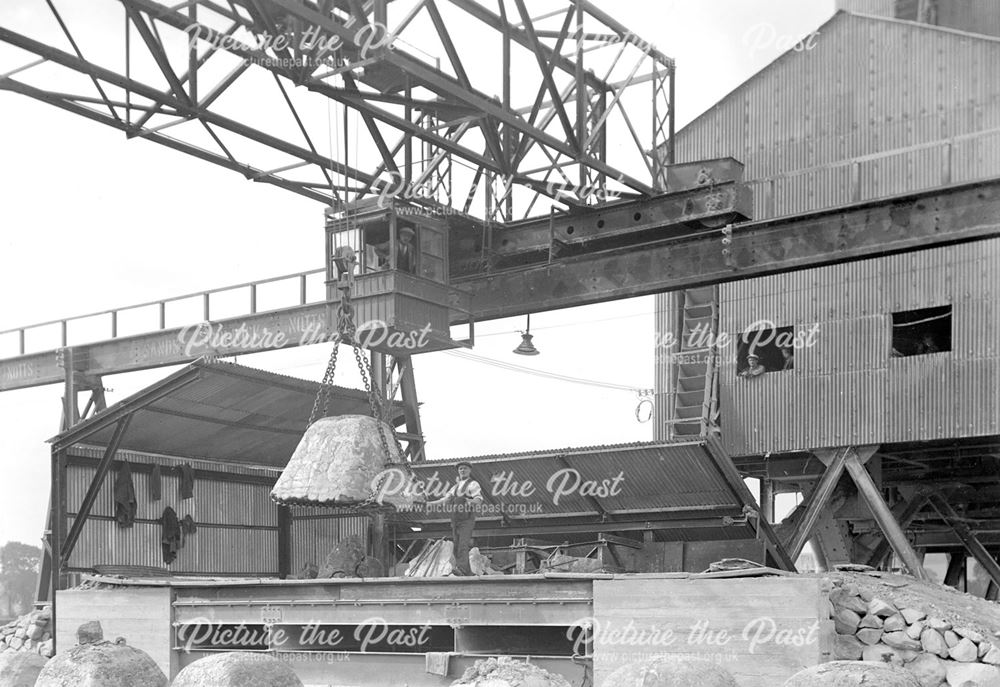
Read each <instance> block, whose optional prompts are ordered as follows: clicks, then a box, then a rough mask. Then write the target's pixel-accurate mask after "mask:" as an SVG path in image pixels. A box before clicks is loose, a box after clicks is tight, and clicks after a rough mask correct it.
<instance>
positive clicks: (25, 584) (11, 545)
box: [0, 541, 42, 616]
mask: <svg viewBox="0 0 1000 687" xmlns="http://www.w3.org/2000/svg"><path fill="white" fill-rule="evenodd" d="M41 556H42V550H41V549H40V548H38V547H37V546H30V545H28V544H22V543H21V542H19V541H10V542H7V543H6V544H4V545H3V546H2V547H0V584H2V585H3V588H4V590H5V591H6V592H7V614H8V615H10V616H13V615H15V611H14V608H15V605H16V607H20V608H21V609H27V608H28V607H29V606H31V604H32V602H33V601H34V600H35V582H36V581H37V579H38V564H39V560H40V559H41ZM15 602H16V604H15Z"/></svg>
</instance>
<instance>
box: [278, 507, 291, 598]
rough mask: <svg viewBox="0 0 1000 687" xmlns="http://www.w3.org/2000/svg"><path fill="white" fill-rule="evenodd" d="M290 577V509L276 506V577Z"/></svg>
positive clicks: (284, 578)
mask: <svg viewBox="0 0 1000 687" xmlns="http://www.w3.org/2000/svg"><path fill="white" fill-rule="evenodd" d="M291 575H292V509H291V508H289V507H288V506H278V577H280V578H281V579H283V580H287V579H288V578H289V577H291Z"/></svg>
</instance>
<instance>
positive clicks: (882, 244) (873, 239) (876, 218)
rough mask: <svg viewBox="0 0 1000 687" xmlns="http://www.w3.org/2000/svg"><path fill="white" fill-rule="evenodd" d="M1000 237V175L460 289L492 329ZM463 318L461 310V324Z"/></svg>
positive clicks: (147, 358) (305, 327)
mask: <svg viewBox="0 0 1000 687" xmlns="http://www.w3.org/2000/svg"><path fill="white" fill-rule="evenodd" d="M669 229H670V227H664V231H665V232H667V231H668V230H669ZM997 236H1000V179H992V180H988V181H982V182H976V183H969V184H962V185H955V186H949V187H945V188H938V189H933V190H928V191H923V192H919V193H911V194H907V195H903V196H897V197H894V198H889V199H884V200H878V201H871V202H866V203H859V204H855V205H850V206H846V207H841V208H836V209H831V210H825V211H821V212H815V213H810V214H808V215H803V216H798V217H785V218H779V219H774V220H768V221H762V222H746V223H742V224H735V225H731V226H730V227H723V228H721V229H703V230H701V231H698V232H693V233H691V234H686V235H681V236H675V237H672V238H668V239H664V240H661V241H658V242H654V243H649V244H643V245H635V246H627V247H618V248H613V249H609V250H603V251H598V252H595V253H589V254H582V255H574V256H572V257H566V258H551V262H546V263H544V264H539V265H529V266H524V267H518V268H512V269H506V270H499V271H496V272H486V273H482V274H478V275H475V276H469V277H465V278H462V279H460V280H455V281H454V283H453V285H454V286H457V287H459V288H463V289H466V290H467V291H469V292H470V293H471V295H472V308H471V315H472V317H474V318H475V320H476V321H477V322H481V321H483V320H489V319H497V318H502V317H510V316H515V315H522V314H525V313H529V312H542V311H546V310H556V309H559V308H568V307H573V306H579V305H587V304H591V303H600V302H605V301H611V300H617V299H623V298H632V297H636V296H644V295H649V294H654V293H661V292H664V291H671V290H677V289H684V288H691V287H694V286H701V285H705V284H713V283H721V282H727V281H735V280H739V279H747V278H750V277H758V276H763V275H767V274H774V273H777V272H785V271H789V270H796V269H805V268H809V267H817V266H820V265H825V264H831V263H836V262H845V261H850V260H861V259H865V258H872V257H877V256H880V255H886V254H889V253H897V252H904V251H913V250H920V249H927V248H931V247H935V246H941V245H946V244H950V243H957V242H961V241H972V240H981V239H986V238H993V237H997ZM463 321H464V320H463V316H458V315H456V317H455V319H454V321H453V324H461V323H462V322H463ZM326 322H327V304H326V303H322V302H321V303H314V304H306V305H300V306H297V307H293V308H287V309H281V310H275V311H271V312H264V313H255V314H249V315H245V316H242V317H236V318H231V319H228V320H220V321H213V322H212V323H211V324H212V328H213V329H212V331H213V332H215V333H216V334H218V333H219V332H222V333H228V334H234V333H237V332H241V331H242V332H243V339H244V340H243V341H237V342H235V344H238V345H231V346H226V345H220V346H214V347H213V346H210V345H206V344H201V345H192V346H190V347H186V345H185V343H186V342H185V340H184V336H183V335H184V329H182V328H173V329H163V330H160V331H156V332H153V333H148V334H142V335H138V336H132V337H124V338H116V339H111V340H107V341H100V342H96V343H90V344H84V345H80V346H74V347H73V348H74V356H73V359H74V360H75V361H77V364H78V367H77V371H78V372H80V373H83V374H89V375H107V374H114V373H120V372H130V371H136V370H145V369H150V368H155V367H162V366H167V365H175V364H181V363H185V362H189V361H191V360H194V359H197V358H199V357H202V356H204V355H215V356H226V355H235V354H240V355H245V354H249V353H253V352H260V351H264V350H269V349H272V348H276V347H278V346H277V345H276V341H275V339H276V337H277V334H279V333H280V334H281V335H282V337H281V340H280V343H281V344H282V346H281V347H290V346H298V345H303V344H307V343H318V342H320V341H328V340H329V338H328V335H329V334H330V332H329V331H328V330H327V326H326ZM188 330H189V331H188V333H189V334H190V327H189V328H188ZM267 335H270V336H267ZM255 336H256V343H254V337H255ZM247 341H250V344H247ZM59 360H60V356H59V353H58V350H50V351H45V352H40V353H33V354H28V355H23V356H18V357H15V358H8V359H4V360H0V391H4V390H10V389H20V388H27V387H34V386H40V385H45V384H54V383H60V382H62V381H64V379H65V372H64V370H63V369H62V368H61V367H60V366H59Z"/></svg>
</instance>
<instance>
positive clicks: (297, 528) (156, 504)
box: [66, 447, 368, 576]
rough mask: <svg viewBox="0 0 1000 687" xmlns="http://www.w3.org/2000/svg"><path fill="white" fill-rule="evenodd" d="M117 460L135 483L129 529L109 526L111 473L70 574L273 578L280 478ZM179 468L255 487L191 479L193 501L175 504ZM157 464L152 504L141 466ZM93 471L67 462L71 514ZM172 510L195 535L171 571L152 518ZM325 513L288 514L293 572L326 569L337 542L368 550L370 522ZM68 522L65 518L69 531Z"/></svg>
mask: <svg viewBox="0 0 1000 687" xmlns="http://www.w3.org/2000/svg"><path fill="white" fill-rule="evenodd" d="M102 451H103V450H102V449H99V448H90V447H77V448H75V449H73V450H72V451H71V452H70V456H71V457H72V456H79V457H83V458H90V459H94V460H96V459H98V458H100V456H101V455H102ZM116 460H126V461H128V462H129V463H130V465H131V466H132V467H133V471H132V484H133V486H134V487H135V491H136V501H137V504H138V507H137V512H136V522H135V524H134V525H133V526H132V527H131V528H124V529H123V528H121V527H118V524H117V523H116V522H115V521H114V514H115V508H114V491H113V490H114V481H115V470H114V469H113V470H112V471H111V473H110V474H109V475H108V477H107V478H106V479H105V480H104V484H102V485H101V489H100V491H99V492H98V497H97V501H96V502H95V503H94V506H93V508H92V509H91V515H90V518H88V520H87V523H86V524H85V525H84V528H83V531H82V533H81V535H80V539H79V541H78V542H77V545H76V547H75V548H74V550H73V553H72V555H71V557H70V560H69V561H68V566H69V567H70V568H71V569H82V570H85V569H91V568H92V567H93V566H95V565H117V566H123V565H132V566H153V567H168V568H169V569H170V570H171V571H173V572H175V573H197V574H206V575H255V576H256V575H262V576H275V575H277V574H278V509H277V506H276V505H275V503H274V502H273V501H272V500H271V496H270V492H271V486H270V481H273V480H274V479H276V478H277V473H276V472H274V471H268V470H263V469H254V468H246V467H243V466H238V465H225V464H219V463H201V462H199V461H178V460H173V459H171V458H167V457H163V456H154V455H148V454H142V453H135V452H132V451H119V452H118V454H117V455H116ZM182 462H190V463H191V465H192V466H193V467H194V468H195V469H196V470H199V469H204V470H208V471H212V472H216V473H226V474H231V475H233V477H234V479H239V478H240V476H244V477H247V478H251V479H250V480H248V481H258V482H260V483H257V484H244V483H237V482H228V481H222V480H219V479H204V478H201V477H199V478H198V479H196V480H195V484H194V496H193V498H190V499H181V498H180V478H179V476H178V475H177V474H176V473H175V472H174V469H175V468H176V466H178V465H180V464H181V463H182ZM151 465H161V466H164V468H167V467H169V468H170V469H169V470H167V471H165V472H164V474H163V476H162V477H161V480H160V481H161V498H160V499H159V500H157V501H153V500H152V498H151V497H150V494H149V474H148V472H146V471H143V469H142V466H151ZM94 473H95V467H94V466H90V465H75V464H71V465H69V466H68V467H67V469H66V477H67V487H68V488H67V497H66V507H67V511H68V513H69V514H70V515H73V514H75V513H76V512H77V510H78V509H79V507H80V504H81V503H82V502H83V498H84V495H85V494H86V493H87V488H88V487H89V485H90V482H91V480H92V479H93V475H94ZM167 506H170V507H171V508H173V509H174V511H175V512H176V513H177V516H178V517H179V518H183V517H184V516H185V515H189V514H190V515H191V517H192V518H193V519H194V521H195V522H196V523H197V526H198V531H197V532H196V533H195V534H194V535H192V536H191V537H190V538H189V539H187V540H186V542H185V545H184V548H182V549H181V550H180V551H179V552H178V554H177V558H176V560H175V561H174V562H173V563H172V564H171V565H169V566H165V564H164V563H163V555H162V551H161V548H160V537H161V534H162V527H161V526H160V525H159V524H157V523H156V520H158V519H159V518H160V516H161V515H162V514H163V510H164V509H165V508H166V507H167ZM329 516H330V511H329V510H327V509H322V508H293V509H292V517H293V520H292V531H291V538H292V573H293V574H295V573H297V572H298V571H299V570H301V569H302V567H303V565H304V564H305V563H317V564H319V565H322V564H323V561H324V560H326V556H327V554H328V553H329V552H330V550H331V549H332V548H333V547H334V545H336V543H337V542H338V541H339V540H340V539H342V538H344V537H346V536H348V535H352V534H353V535H358V536H360V537H361V539H362V541H363V542H365V544H366V545H367V542H368V518H365V517H346V518H330V517H329ZM71 523H72V517H68V518H67V522H66V528H67V531H68V528H69V527H70V525H71Z"/></svg>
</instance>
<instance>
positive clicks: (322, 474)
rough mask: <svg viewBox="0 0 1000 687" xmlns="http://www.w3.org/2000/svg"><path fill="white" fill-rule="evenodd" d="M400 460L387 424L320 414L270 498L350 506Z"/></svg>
mask: <svg viewBox="0 0 1000 687" xmlns="http://www.w3.org/2000/svg"><path fill="white" fill-rule="evenodd" d="M379 432H382V434H383V436H384V437H385V443H386V445H388V447H389V452H390V454H391V457H392V461H393V462H394V463H396V464H397V465H398V464H400V463H402V462H403V457H402V456H401V455H400V454H399V448H398V445H397V444H396V441H395V439H394V438H393V436H392V429H391V428H390V427H389V425H387V424H386V423H384V422H381V421H379V420H376V419H375V418H373V417H368V416H367V415H339V416H336V417H324V418H320V419H319V420H317V421H316V422H314V423H313V424H311V425H310V426H309V428H308V429H306V433H305V434H304V435H303V437H302V439H301V441H299V445H298V446H297V447H296V448H295V452H294V453H293V454H292V457H291V458H290V459H289V461H288V465H286V466H285V469H284V470H283V471H282V473H281V477H279V478H278V481H277V483H276V484H275V485H274V489H272V490H271V498H272V499H274V500H275V501H277V502H278V503H281V504H285V505H293V504H294V505H330V506H354V505H360V504H362V503H365V502H366V501H368V500H369V497H371V496H372V494H373V487H375V486H377V483H378V478H379V475H380V474H381V473H382V471H383V470H385V469H386V468H388V467H390V466H391V465H392V464H391V463H390V462H389V461H388V459H387V457H386V454H385V448H384V447H383V444H382V441H381V440H380V439H379V436H378V433H379Z"/></svg>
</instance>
